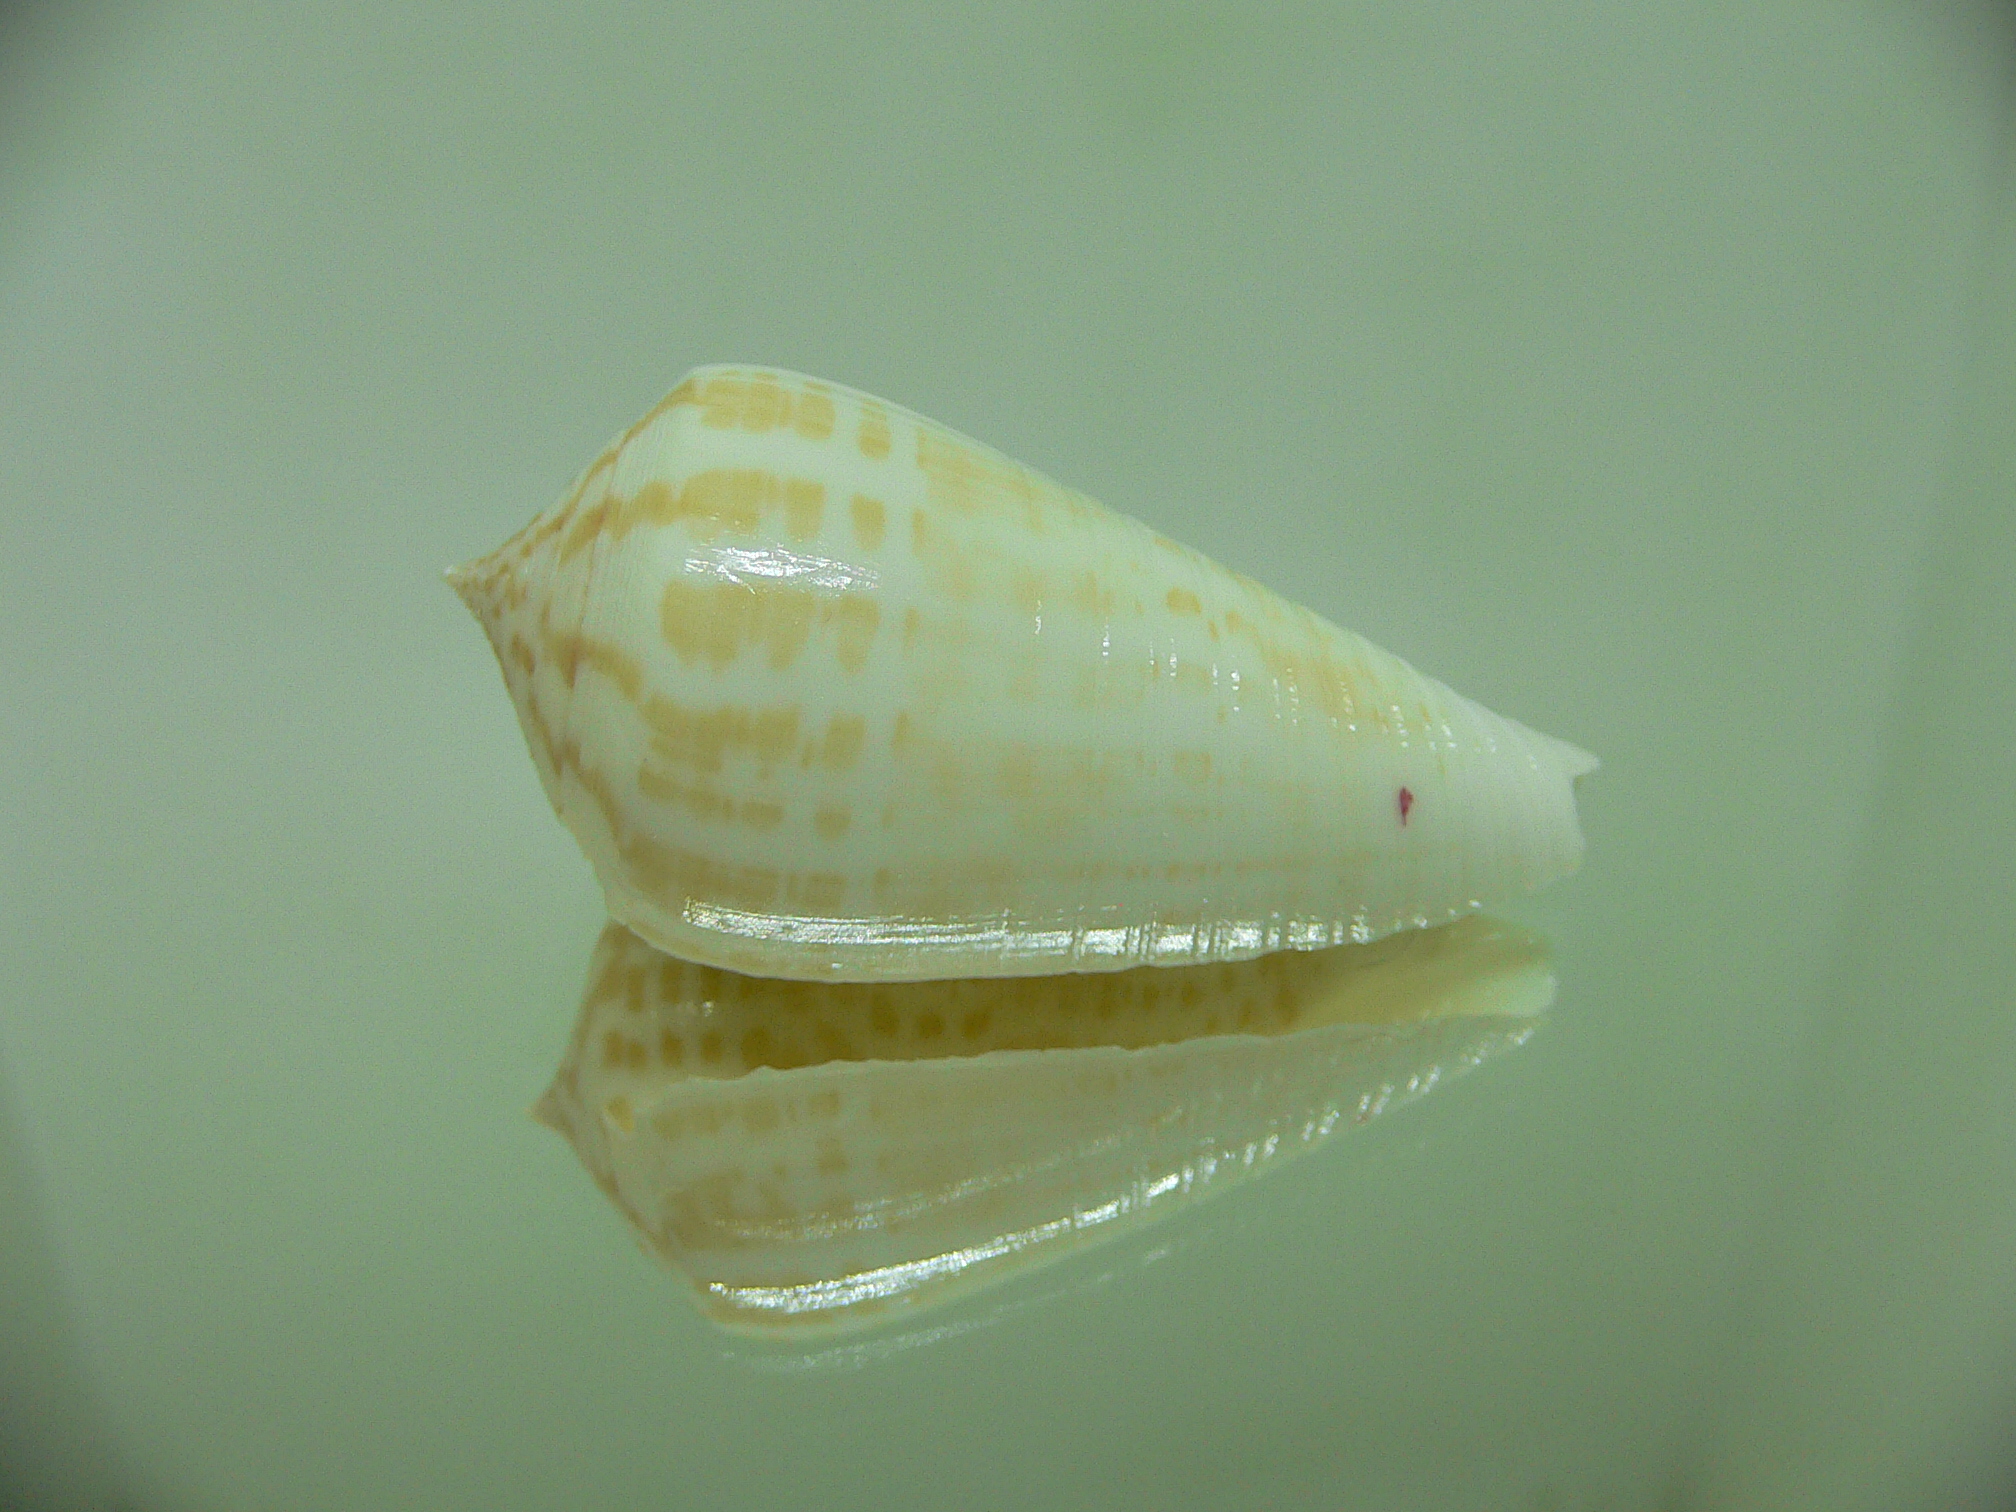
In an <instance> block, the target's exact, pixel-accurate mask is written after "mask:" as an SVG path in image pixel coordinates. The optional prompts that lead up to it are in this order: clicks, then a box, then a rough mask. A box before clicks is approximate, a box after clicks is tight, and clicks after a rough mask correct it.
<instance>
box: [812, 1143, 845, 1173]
mask: <svg viewBox="0 0 2016 1512" xmlns="http://www.w3.org/2000/svg"><path fill="white" fill-rule="evenodd" d="M816 1169H817V1170H818V1172H819V1174H820V1175H821V1176H844V1175H846V1174H847V1151H846V1148H845V1147H844V1146H842V1145H841V1143H840V1141H839V1140H837V1139H835V1138H834V1137H833V1136H832V1135H831V1134H822V1135H820V1136H819V1155H818V1160H817V1162H816Z"/></svg>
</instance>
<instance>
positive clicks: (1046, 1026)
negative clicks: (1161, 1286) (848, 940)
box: [537, 918, 1554, 1335]
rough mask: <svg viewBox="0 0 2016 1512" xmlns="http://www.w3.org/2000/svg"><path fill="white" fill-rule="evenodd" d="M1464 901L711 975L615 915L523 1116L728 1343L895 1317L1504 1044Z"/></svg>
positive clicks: (1527, 975)
mask: <svg viewBox="0 0 2016 1512" xmlns="http://www.w3.org/2000/svg"><path fill="white" fill-rule="evenodd" d="M1553 993H1554V980H1553V976H1552V974H1551V972H1550V970H1549V967H1548V960H1547V952H1546V948H1545V946H1544V945H1543V944H1542V943H1541V942H1540V941H1539V940H1538V939H1537V938H1535V937H1534V936H1532V935H1530V934H1527V933H1525V932H1523V931H1520V930H1517V929H1513V928H1510V927H1509V926H1506V925H1503V924H1499V923H1497V922H1495V921H1493V920H1490V919H1488V918H1473V919H1468V920H1465V921H1463V922H1461V923H1458V924H1454V925H1451V926H1449V927H1447V928H1444V929H1437V930H1428V931H1414V932H1408V933H1405V934H1400V935H1396V936H1393V937H1391V938H1388V939H1385V940H1381V941H1379V942H1377V943H1375V944H1371V945H1364V946H1354V945H1347V946H1342V947H1336V948H1332V949H1327V950H1320V951H1309V952H1292V953H1287V954H1277V955H1272V956H1267V957H1262V958H1259V959H1256V960H1250V961H1244V962H1238V963H1228V964H1220V965H1209V966H1188V967H1174V968H1167V969H1154V968H1145V967H1144V968H1140V969H1135V970H1130V971H1127V972H1123V973H1108V974H1075V975H1067V976H1054V977H1036V978H993V979H986V980H969V981H960V982H950V983H941V982H916V983H893V984H860V983H827V982H801V981H782V980H775V979H759V978H750V977H741V976H737V975H736V974H734V973H731V972H726V971H722V970H719V969H717V968H713V967H705V966H698V965H694V964H692V963H690V962H685V961H680V960H677V959H675V958H673V957H670V956H667V955H664V954H662V953H661V952H659V951H657V950H655V949H653V948H652V947H651V946H649V945H647V944H646V943H644V941H642V940H640V939H639V938H638V937H637V936H636V935H634V934H633V933H631V932H630V931H629V930H627V929H625V928H623V927H622V926H621V925H618V924H613V923H612V924H611V925H609V926H608V927H607V928H606V929H605V930H604V931H603V935H602V938H601V940H600V942H599V943H598V944H597V946H596V950H595V955H594V960H593V963H592V965H591V968H590V972H589V985H588V990H587V992H586V994H585V997H584V999H583V1002H582V1006H581V1012H580V1016H579V1018H578V1020H577V1022H576V1026H575V1030H574V1034H573V1038H572V1041H571V1043H570V1046H569V1049H568V1052H567V1055H566V1058H565V1060H564V1061H563V1063H562V1065H561V1067H560V1070H559V1072H558V1073H557V1074H556V1076H555V1077H554V1080H553V1084H552V1086H551V1087H550V1088H549V1089H548V1091H547V1093H546V1095H545V1096H544V1098H542V1099H541V1101H540V1103H539V1106H538V1109H537V1113H538V1116H539V1117H540V1118H541V1119H542V1120H543V1121H544V1122H546V1123H547V1124H549V1125H550V1126H551V1127H553V1128H554V1129H555V1130H557V1131H558V1132H560V1133H561V1134H562V1135H563V1136H564V1137H565V1138H567V1140H568V1141H569V1142H570V1143H571V1144H572V1145H573V1147H574V1149H575V1150H576V1152H577V1153H578V1154H579V1156H580V1158H581V1160H582V1162H583V1164H584V1165H585V1166H586V1167H587V1169H588V1170H589V1172H590V1174H591V1175H592V1176H593V1177H594V1178H595V1180H596V1182H597V1184H598V1185H599V1186H600V1187H601V1188H602V1190H603V1191H604V1192H605V1193H606V1194H607V1195H608V1197H609V1198H610V1200H611V1201H612V1202H613V1203H614V1204H615V1205H616V1207H617V1208H618V1209H619V1210H620V1211H621V1212H622V1214H623V1215H624V1217H625V1218H627V1219H628V1221H629V1222H630V1224H631V1226H632V1227H633V1229H634V1230H635V1232H636V1234H637V1236H638V1237H639V1238H640V1240H642V1242H643V1244H644V1246H645V1248H646V1249H647V1250H648V1251H649V1252H651V1253H652V1254H654V1255H655V1256H656V1257H657V1258H659V1259H660V1260H661V1261H663V1262H664V1263H666V1264H667V1265H669V1266H670V1267H672V1268H673V1269H675V1270H676V1271H678V1272H680V1273H681V1274H683V1275H684V1276H686V1278H687V1279H688V1280H689V1281H690V1282H691V1283H692V1284H693V1286H694V1288H695V1294H696V1296H697V1298H698V1300H699V1302H700V1305H701V1307H702V1308H703V1310H704V1311H705V1312H706V1313H707V1314H708V1316H710V1317H712V1318H713V1319H714V1320H715V1321H717V1322H719V1323H721V1324H723V1325H725V1326H727V1327H729V1328H731V1329H735V1330H739V1331H745V1332H750V1333H755V1334H766V1335H778V1334H784V1333H798V1332H802V1331H805V1330H808V1329H814V1330H817V1329H827V1328H833V1327H839V1326H851V1325H857V1324H869V1323H881V1322H886V1321H889V1320H890V1319H892V1318H895V1317H908V1316H913V1315H914V1314H915V1313H916V1312H917V1311H918V1310H920V1309H921V1308H923V1307H926V1306H929V1305H931V1304H935V1303H938V1302H943V1301H947V1300H950V1299H953V1298H956V1297H958V1296H960V1295H963V1294H965V1293H967V1292H970V1291H972V1290H974V1289H975V1288H977V1287H980V1286H982V1285H985V1284H987V1283H991V1282H993V1281H996V1280H1000V1279H1003V1278H1005V1277H1008V1276H1010V1275H1013V1274H1015V1273H1017V1272H1019V1271H1022V1270H1026V1269H1027V1268H1029V1267H1030V1266H1032V1265H1036V1264H1040V1263H1042V1262H1045V1261H1048V1260H1050V1259H1052V1258H1055V1257H1058V1256H1061V1255H1063V1254H1066V1253H1069V1252H1070V1251H1072V1250H1074V1249H1077V1248H1079V1247H1082V1246H1084V1245H1086V1244H1088V1243H1092V1242H1095V1241H1100V1240H1104V1239H1107V1238H1111V1237H1114V1236H1117V1235H1119V1234H1122V1233H1126V1232H1128V1231H1130V1230H1134V1229H1138V1228H1139V1227H1141V1226H1142V1225H1144V1224H1146V1223H1148V1222H1151V1221H1154V1220H1157V1219H1160V1218H1162V1217H1164V1216H1167V1215H1168V1214H1170V1213H1173V1212H1176V1211H1179V1210H1180V1209H1182V1208H1183V1207H1185V1206H1187V1205H1188V1204H1190V1203H1191V1202H1193V1201H1195V1200H1196V1199H1198V1198H1199V1197H1202V1196H1204V1195H1206V1194H1208V1193H1211V1192H1216V1191H1221V1190H1224V1189H1226V1188H1227V1187H1230V1186H1234V1185H1237V1184H1238V1183H1240V1182H1241V1181H1243V1180H1244V1179H1246V1178H1247V1177H1249V1176H1251V1175H1254V1174H1256V1173H1258V1172H1261V1171H1264V1170H1271V1169H1276V1168H1278V1167H1279V1166H1280V1165H1281V1164H1282V1163H1283V1162H1284V1161H1285V1160H1286V1159H1287V1158H1289V1157H1290V1156H1292V1155H1294V1154H1296V1153H1298V1152H1300V1151H1304V1150H1307V1149H1311V1148H1313V1147H1315V1146H1316V1145H1318V1144H1321V1143H1323V1142H1324V1141H1325V1140H1327V1139H1328V1138H1329V1137H1330V1136H1331V1135H1333V1134H1335V1133H1339V1132H1342V1131H1343V1130H1346V1129H1349V1128H1353V1127H1356V1126H1358V1125H1361V1124H1363V1123H1365V1122H1367V1121H1369V1120H1370V1119H1372V1118H1374V1117H1376V1116H1378V1115H1380V1114H1381V1113H1383V1112H1385V1111H1387V1110H1389V1109H1392V1108H1395V1107H1398V1106H1400V1105H1402V1104H1404V1103H1407V1102H1410V1101H1413V1100H1415V1099H1418V1098H1420V1097H1422V1096H1424V1095H1425V1094H1426V1093H1428V1092H1429V1091H1431V1090H1433V1089H1434V1088H1436V1087H1437V1086H1439V1085H1441V1084H1443V1083H1445V1082H1446V1081H1448V1080H1449V1079H1450V1078H1451V1077H1453V1076H1455V1075H1457V1074H1460V1073H1462V1072H1465V1071H1467V1070H1470V1069H1472V1068H1474V1067H1476V1066H1478V1065H1480V1064H1481V1063H1483V1062H1484V1061H1485V1060H1488V1059H1491V1058H1493V1057H1495V1056H1497V1055H1500V1054H1502V1053H1504V1052H1505V1051H1507V1050H1509V1049H1512V1048H1515V1047H1517V1046H1518V1045H1520V1044H1522V1043H1524V1041H1525V1040H1526V1038H1527V1037H1528V1036H1529V1035H1530V1034H1531V1033H1532V1032H1533V1030H1534V1028H1535V1027H1536V1026H1537V1025H1538V1024H1539V1022H1540V1021H1541V1019H1540V1015H1541V1014H1542V1013H1543V1012H1544V1010H1545V1009H1546V1008H1547V1006H1548V1005H1549V1003H1550V1002H1551V1001H1552V998H1553Z"/></svg>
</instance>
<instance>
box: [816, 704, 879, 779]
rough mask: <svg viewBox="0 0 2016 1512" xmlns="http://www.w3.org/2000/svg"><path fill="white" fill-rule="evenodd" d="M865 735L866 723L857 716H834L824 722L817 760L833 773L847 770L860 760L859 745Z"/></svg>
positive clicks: (865, 737) (866, 732) (866, 733)
mask: <svg viewBox="0 0 2016 1512" xmlns="http://www.w3.org/2000/svg"><path fill="white" fill-rule="evenodd" d="M867 735H868V721H867V720H866V719H864V718H862V717H861V716H860V715H859V714H835V715H834V716H833V717H832V718H830V719H828V720H827V721H826V735H825V738H824V739H823V740H822V741H821V742H820V747H819V760H820V761H821V762H822V763H823V764H824V765H826V766H827V767H829V768H831V769H832V770H833V771H836V772H844V771H847V770H849V769H850V768H851V767H852V766H853V765H854V763H855V762H856V761H858V760H860V759H861V744H862V742H863V741H864V740H866V739H867Z"/></svg>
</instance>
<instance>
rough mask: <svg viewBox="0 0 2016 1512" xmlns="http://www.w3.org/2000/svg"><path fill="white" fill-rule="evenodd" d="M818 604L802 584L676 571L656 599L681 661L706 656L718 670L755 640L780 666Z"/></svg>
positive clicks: (798, 645) (789, 659) (792, 654)
mask: <svg viewBox="0 0 2016 1512" xmlns="http://www.w3.org/2000/svg"><path fill="white" fill-rule="evenodd" d="M818 607H819V597H818V595H817V594H815V593H813V592H812V591H811V590H810V589H806V588H794V587H791V586H789V585H787V584H773V583H764V584H761V585H758V584H754V583H708V582H693V581H690V580H688V579H686V578H683V577H677V578H673V579H672V581H670V582H669V583H667V584H666V585H665V591H664V594H663V595H662V596H661V597H660V599H659V601H658V627H659V630H660V632H661V633H662V634H663V635H664V637H665V641H666V644H667V645H669V646H671V648H672V649H673V650H674V651H676V652H678V653H679V659H680V660H681V661H682V662H692V661H705V662H706V663H708V664H709V665H710V666H711V667H713V668H714V670H715V671H717V672H719V671H721V670H722V669H723V668H725V667H726V666H727V665H728V664H729V663H730V662H732V661H734V660H735V659H736V657H738V656H740V655H741V654H742V650H743V648H744V647H745V646H755V647H759V648H761V650H762V651H763V653H764V654H765V655H766V656H767V658H768V660H769V663H770V665H771V667H772V668H774V669H776V670H778V671H782V670H784V669H785V668H786V667H789V666H790V665H791V664H792V663H793V662H794V661H796V660H797V659H798V653H799V651H801V650H802V649H803V648H804V645H805V637H806V636H807V635H808V634H810V633H811V629H812V617H813V615H814V613H815V612H816V611H817V609H818Z"/></svg>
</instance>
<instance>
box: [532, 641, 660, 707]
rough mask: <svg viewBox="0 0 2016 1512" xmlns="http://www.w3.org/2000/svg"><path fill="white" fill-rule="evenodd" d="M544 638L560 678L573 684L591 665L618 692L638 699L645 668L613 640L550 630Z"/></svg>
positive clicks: (641, 689) (642, 685)
mask: <svg viewBox="0 0 2016 1512" xmlns="http://www.w3.org/2000/svg"><path fill="white" fill-rule="evenodd" d="M543 639H544V640H545V642H546V652H547V654H548V655H549V656H551V657H552V658H553V659H554V661H555V662H556V663H557V664H558V666H559V669H560V678H561V681H563V682H565V683H566V684H567V686H568V687H570V688H571V687H573V686H574V682H575V679H576V678H577V677H579V676H580V674H581V669H582V667H584V666H585V667H589V668H592V669H593V670H594V671H597V672H599V673H601V674H602V675H603V676H604V677H606V678H608V679H609V681H610V682H612V683H614V684H615V685H616V688H617V691H618V692H620V693H621V694H622V695H623V696H624V697H625V698H627V699H629V700H630V701H631V702H633V703H634V702H636V700H637V698H638V696H639V695H640V694H641V693H642V692H643V691H644V669H643V668H642V667H641V666H639V665H638V662H637V658H636V657H634V656H632V655H631V654H630V653H629V652H627V651H625V650H624V649H623V648H622V647H620V646H618V645H616V644H615V643H613V642H611V641H606V640H603V639H601V638H599V637H597V636H592V635H576V634H570V633H566V632H562V631H558V630H549V631H547V632H546V633H545V635H544V637H543Z"/></svg>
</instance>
